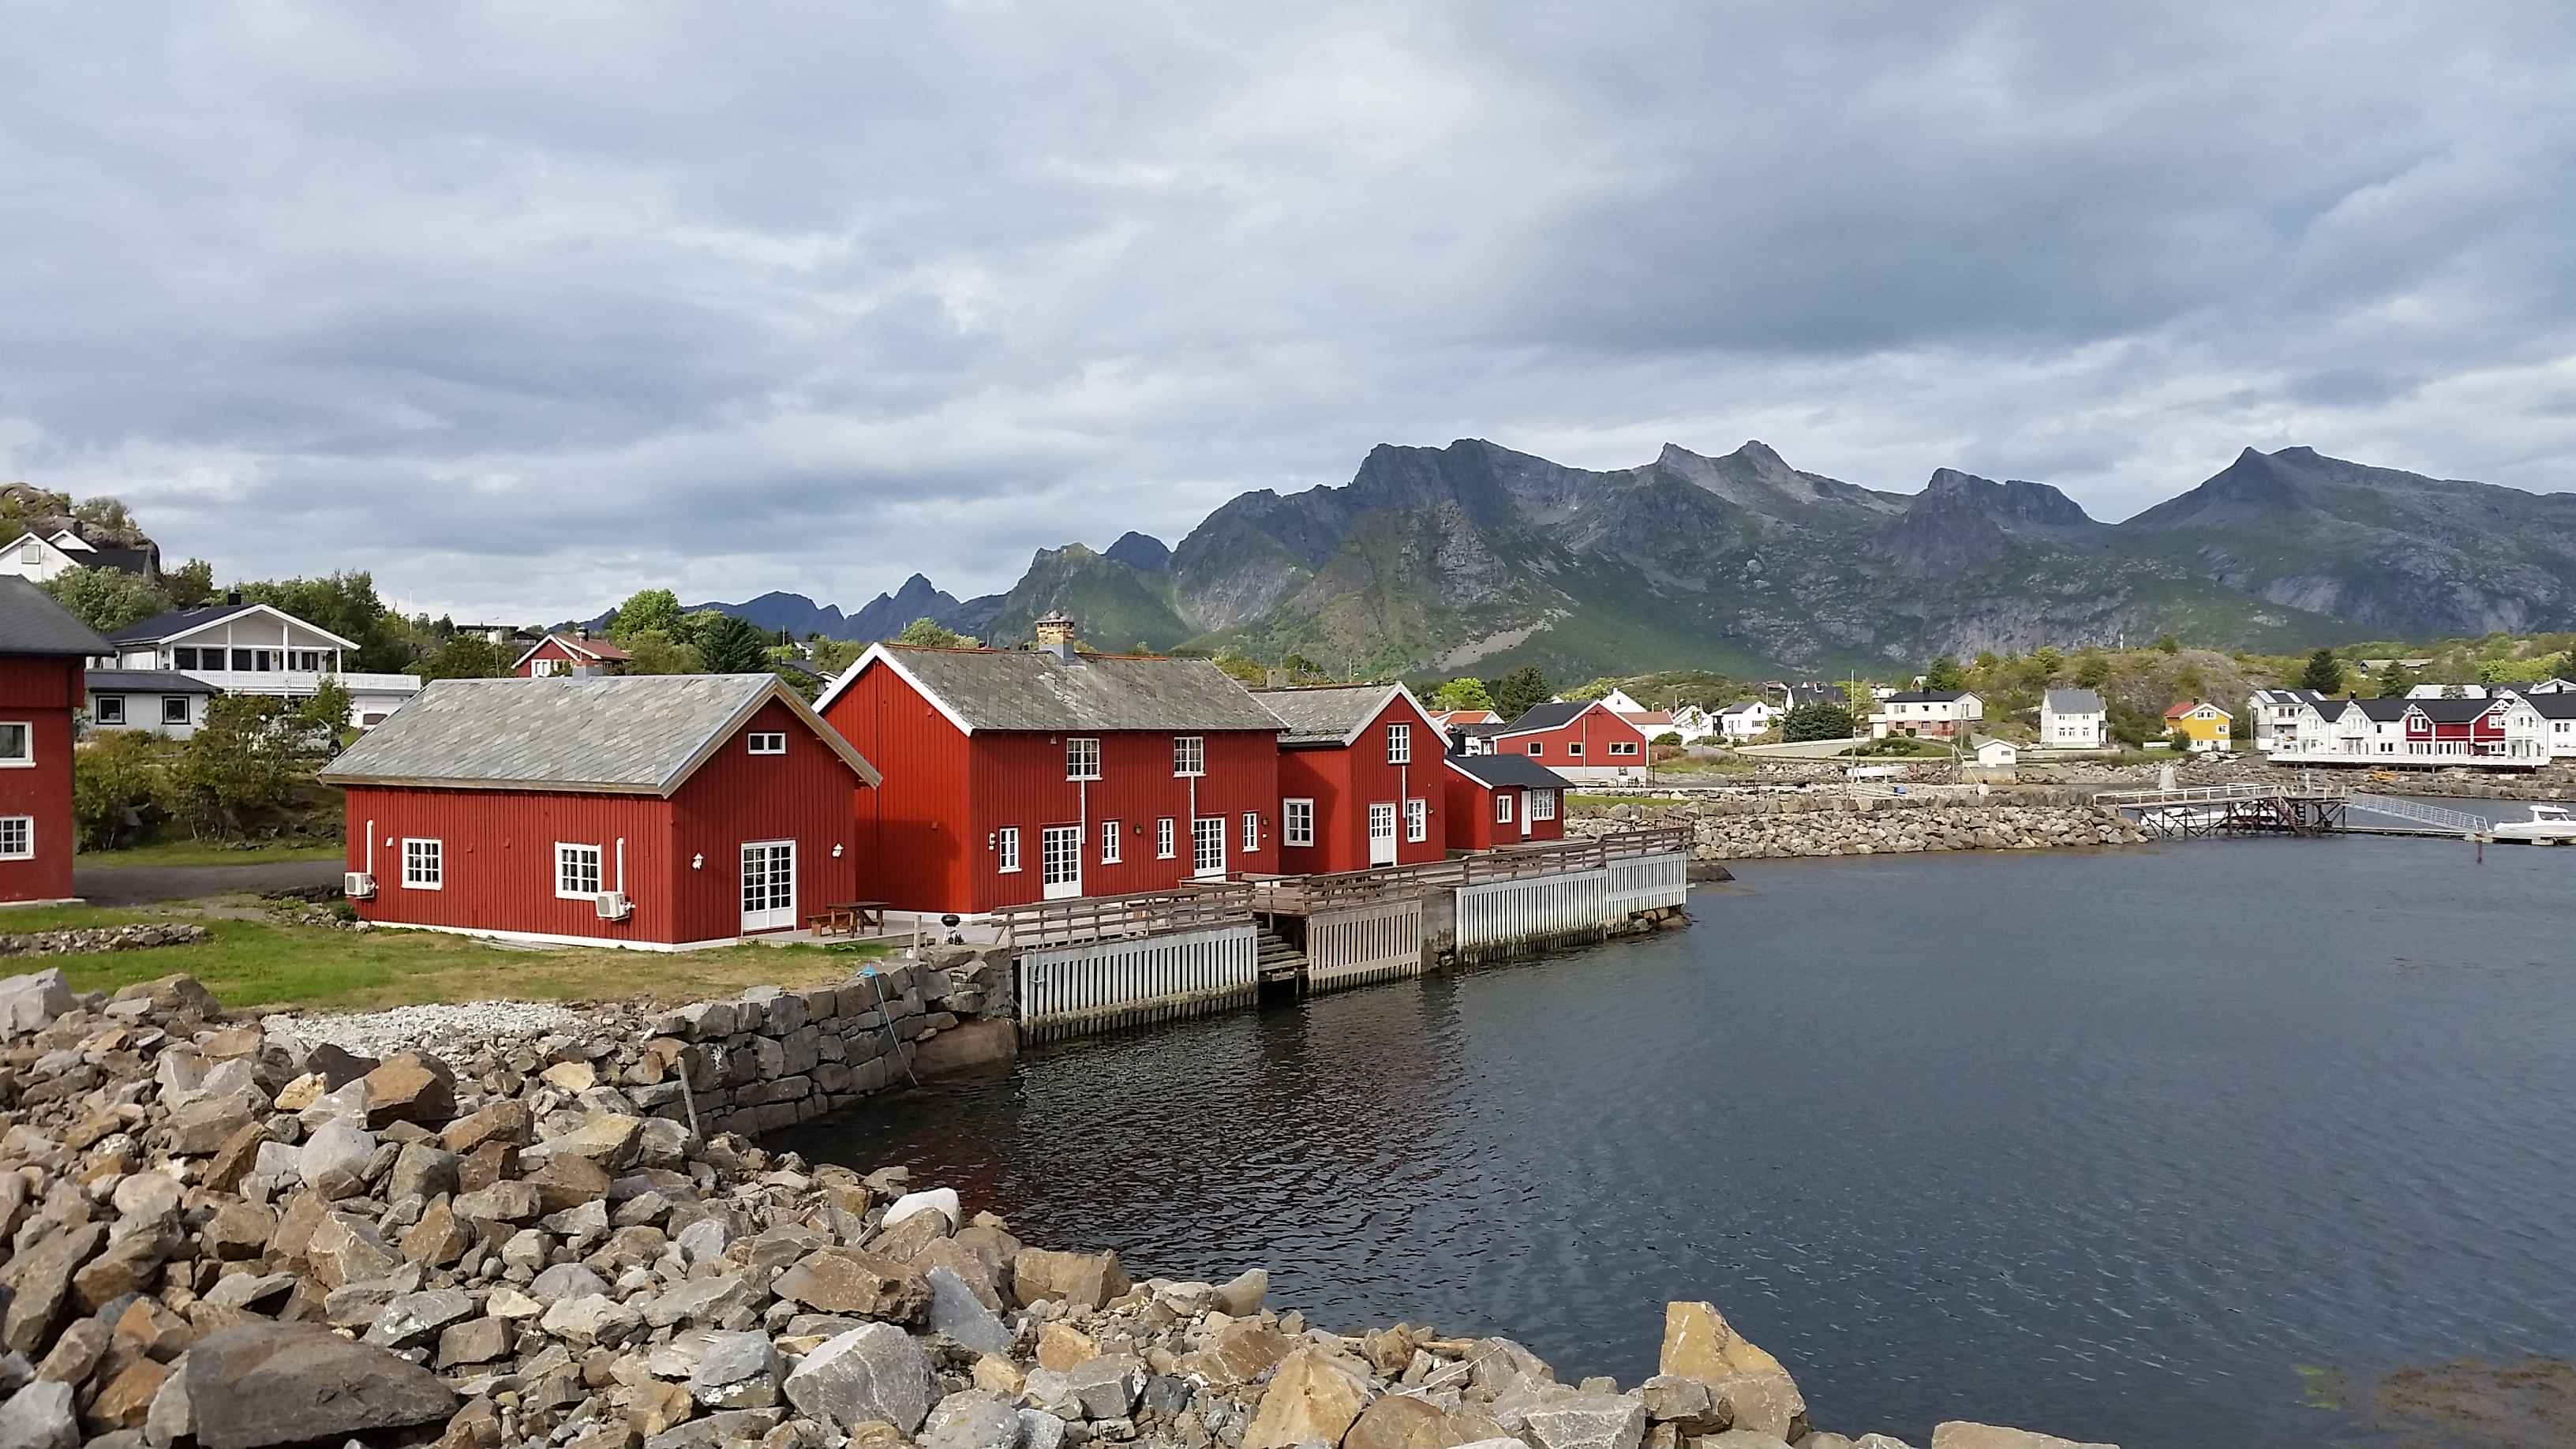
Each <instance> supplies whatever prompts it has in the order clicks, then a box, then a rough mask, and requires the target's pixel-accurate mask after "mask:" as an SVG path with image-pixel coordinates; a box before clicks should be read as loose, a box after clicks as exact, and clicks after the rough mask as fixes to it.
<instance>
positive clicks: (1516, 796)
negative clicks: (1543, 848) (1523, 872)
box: [1441, 766, 1565, 850]
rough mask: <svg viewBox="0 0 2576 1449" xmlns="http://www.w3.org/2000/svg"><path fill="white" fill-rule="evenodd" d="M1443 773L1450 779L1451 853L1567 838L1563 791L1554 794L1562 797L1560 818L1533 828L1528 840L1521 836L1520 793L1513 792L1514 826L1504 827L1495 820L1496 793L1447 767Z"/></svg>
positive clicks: (1445, 789) (1446, 790)
mask: <svg viewBox="0 0 2576 1449" xmlns="http://www.w3.org/2000/svg"><path fill="white" fill-rule="evenodd" d="M1441 773H1442V774H1443V775H1444V776H1446V777H1447V779H1446V781H1445V782H1444V784H1443V786H1442V791H1443V793H1444V794H1445V795H1446V796H1447V798H1448V802H1449V848H1450V849H1451V850H1492V849H1494V848H1495V847H1496V846H1498V845H1524V844H1532V843H1535V842H1538V841H1542V840H1563V839H1564V838H1565V800H1564V799H1563V794H1564V792H1563V791H1555V792H1552V793H1555V794H1556V795H1557V796H1558V797H1559V798H1558V800H1557V802H1556V818H1555V819H1553V820H1542V821H1539V822H1538V823H1537V824H1536V825H1534V826H1532V827H1531V829H1530V833H1529V834H1528V835H1526V836H1524V835H1522V834H1521V809H1522V806H1521V792H1520V791H1518V790H1514V791H1512V792H1511V796H1512V823H1511V824H1509V825H1500V824H1497V823H1495V820H1494V795H1495V793H1496V792H1495V791H1492V790H1488V789H1486V788H1485V786H1484V784H1483V783H1482V782H1481V781H1478V780H1474V779H1471V778H1469V777H1468V776H1466V775H1464V774H1461V773H1459V772H1458V771H1456V770H1452V769H1448V768H1446V767H1445V766H1444V767H1443V768H1442V770H1441Z"/></svg>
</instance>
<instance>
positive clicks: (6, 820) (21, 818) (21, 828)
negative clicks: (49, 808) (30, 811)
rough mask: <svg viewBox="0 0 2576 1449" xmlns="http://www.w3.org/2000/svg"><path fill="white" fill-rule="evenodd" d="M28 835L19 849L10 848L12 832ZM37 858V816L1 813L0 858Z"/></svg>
mask: <svg viewBox="0 0 2576 1449" xmlns="http://www.w3.org/2000/svg"><path fill="white" fill-rule="evenodd" d="M13 831H14V832H16V833H19V834H22V835H24V836H25V837H26V841H25V843H24V844H22V845H20V846H19V847H18V848H17V849H15V850H12V849H10V848H9V836H10V834H11V833H12V832H13ZM35 858H36V817H35V816H33V815H0V860H34V859H35Z"/></svg>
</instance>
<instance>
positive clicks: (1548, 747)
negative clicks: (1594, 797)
mask: <svg viewBox="0 0 2576 1449" xmlns="http://www.w3.org/2000/svg"><path fill="white" fill-rule="evenodd" d="M1478 737H1479V738H1481V739H1482V740H1483V741H1484V743H1485V744H1486V745H1487V746H1488V747H1490V748H1491V749H1492V750H1493V751H1494V753H1496V754H1501V755H1527V756H1528V757H1530V758H1531V759H1533V760H1536V761H1538V762H1539V763H1540V764H1542V765H1545V766H1547V767H1548V768H1549V769H1551V770H1554V771H1556V772H1557V773H1558V774H1560V775H1563V776H1564V777H1565V778H1566V779H1569V780H1616V779H1622V778H1626V777H1629V776H1635V775H1642V774H1644V773H1645V769H1646V736H1645V734H1644V733H1643V732H1641V731H1640V730H1639V729H1638V728H1637V727H1636V726H1635V725H1632V724H1630V723H1628V722H1627V721H1626V720H1624V719H1621V718H1620V717H1619V715H1618V713H1617V712H1616V711H1615V710H1613V709H1611V708H1610V706H1608V705H1606V704H1603V703H1602V702H1601V701H1599V700H1597V699H1594V700H1580V699H1577V700H1558V701H1550V702H1548V703H1546V704H1534V705H1531V706H1530V707H1529V708H1528V709H1526V710H1523V711H1522V712H1521V716H1520V718H1518V719H1516V720H1513V721H1512V722H1511V723H1510V724H1507V725H1504V726H1503V727H1502V728H1500V729H1492V728H1487V729H1483V730H1480V731H1478Z"/></svg>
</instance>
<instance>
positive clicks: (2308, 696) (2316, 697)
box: [2254, 689, 2331, 704]
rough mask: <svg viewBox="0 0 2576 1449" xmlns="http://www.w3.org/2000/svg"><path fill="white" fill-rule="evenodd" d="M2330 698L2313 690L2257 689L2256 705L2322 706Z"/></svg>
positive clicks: (2321, 692)
mask: <svg viewBox="0 0 2576 1449" xmlns="http://www.w3.org/2000/svg"><path fill="white" fill-rule="evenodd" d="M2330 697H2331V696H2329V695H2327V694H2326V693H2324V692H2323V691H2322V690H2315V689H2258V690H2256V691H2254V702H2255V703H2256V704H2324V703H2326V702H2327V700H2328V699H2329V698H2330Z"/></svg>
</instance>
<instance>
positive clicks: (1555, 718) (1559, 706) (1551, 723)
mask: <svg viewBox="0 0 2576 1449" xmlns="http://www.w3.org/2000/svg"><path fill="white" fill-rule="evenodd" d="M1594 703H1595V701H1592V700H1589V699H1551V700H1545V701H1542V702H1540V703H1538V704H1534V705H1531V706H1530V707H1529V708H1527V709H1525V710H1522V711H1521V714H1520V718H1518V719H1516V720H1513V721H1512V722H1511V723H1510V724H1507V725H1505V726H1503V727H1502V728H1501V729H1499V730H1497V731H1495V733H1496V734H1505V735H1517V734H1523V733H1526V732H1528V731H1530V730H1552V729H1558V728H1561V727H1562V726H1564V725H1567V724H1569V723H1572V722H1573V719H1574V717H1575V716H1576V715H1579V714H1581V713H1583V712H1584V711H1585V710H1587V709H1590V708H1591V707H1592V706H1593V704H1594Z"/></svg>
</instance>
